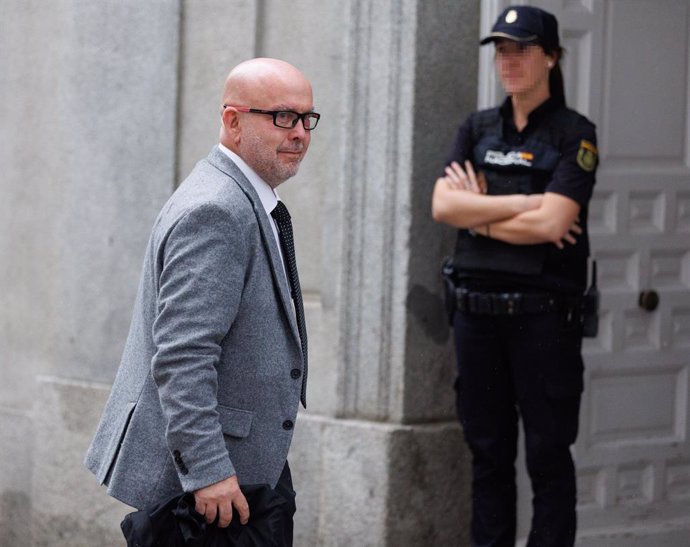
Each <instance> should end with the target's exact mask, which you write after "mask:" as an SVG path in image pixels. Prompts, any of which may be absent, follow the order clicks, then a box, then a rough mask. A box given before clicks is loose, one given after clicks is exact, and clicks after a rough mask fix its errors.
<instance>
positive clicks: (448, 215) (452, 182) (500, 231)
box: [432, 161, 582, 248]
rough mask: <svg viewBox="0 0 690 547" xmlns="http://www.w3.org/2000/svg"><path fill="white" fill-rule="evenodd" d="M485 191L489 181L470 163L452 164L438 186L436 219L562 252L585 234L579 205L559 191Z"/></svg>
mask: <svg viewBox="0 0 690 547" xmlns="http://www.w3.org/2000/svg"><path fill="white" fill-rule="evenodd" d="M485 192H486V184H485V182H484V181H483V179H482V178H481V176H480V177H478V176H477V175H476V174H475V172H474V169H473V168H472V164H471V163H470V162H469V161H466V162H465V169H463V168H462V167H461V166H460V165H459V164H458V163H456V162H453V163H452V164H451V165H450V166H449V167H447V168H446V176H445V177H441V178H439V179H438V180H437V181H436V185H435V186H434V193H433V197H432V216H433V218H434V220H435V221H437V222H442V223H444V224H448V225H450V226H454V227H456V228H468V229H472V230H474V231H475V232H477V233H479V234H481V235H483V236H486V237H491V238H493V239H499V240H501V241H504V242H506V243H512V244H514V245H531V244H538V243H553V244H554V245H556V246H557V247H558V248H563V246H564V242H567V243H570V244H572V243H575V237H576V236H577V235H579V234H581V233H582V230H581V229H580V226H579V225H578V214H579V212H580V205H579V204H578V203H577V202H575V201H574V200H572V199H570V198H568V197H566V196H563V195H561V194H556V193H554V192H546V193H544V194H532V195H526V194H511V195H504V196H494V195H487V194H486V193H485Z"/></svg>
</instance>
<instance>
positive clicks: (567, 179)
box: [545, 118, 599, 206]
mask: <svg viewBox="0 0 690 547" xmlns="http://www.w3.org/2000/svg"><path fill="white" fill-rule="evenodd" d="M598 159H599V158H598V152H597V136H596V131H595V127H594V125H593V124H592V123H590V122H589V121H587V120H586V119H584V118H580V119H579V120H577V122H576V123H575V124H574V125H573V127H572V128H571V129H570V130H568V131H566V135H565V137H564V139H563V142H562V145H561V160H560V161H559V163H558V165H557V166H556V169H555V171H554V173H553V177H552V178H551V181H550V182H549V184H548V185H547V186H546V189H545V191H546V192H554V193H556V194H561V195H564V196H566V197H569V198H571V199H572V200H574V201H576V202H577V203H579V204H580V206H585V205H586V204H587V202H588V201H589V199H590V198H591V197H592V190H593V188H594V182H595V172H596V168H597V165H598V163H599V162H598Z"/></svg>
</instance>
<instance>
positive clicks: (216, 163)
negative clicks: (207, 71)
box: [85, 147, 303, 509]
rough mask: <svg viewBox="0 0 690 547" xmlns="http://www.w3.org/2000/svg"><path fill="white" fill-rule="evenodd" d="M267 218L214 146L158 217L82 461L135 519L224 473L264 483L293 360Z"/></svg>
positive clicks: (272, 471)
mask: <svg viewBox="0 0 690 547" xmlns="http://www.w3.org/2000/svg"><path fill="white" fill-rule="evenodd" d="M269 223H270V220H269V218H268V216H267V215H266V212H265V210H264V208H263V206H262V204H261V202H260V200H259V196H258V195H257V194H256V192H255V190H254V188H253V187H252V185H251V184H250V182H249V181H248V180H247V179H246V178H245V177H244V176H243V175H242V172H241V171H240V170H239V169H238V168H237V166H236V165H235V164H234V163H233V162H232V161H231V160H230V159H229V158H228V157H227V156H226V155H225V154H224V153H223V152H222V151H220V150H219V149H218V147H215V148H214V149H213V150H212V151H211V153H210V154H209V156H208V158H206V159H205V160H202V161H200V162H199V163H198V164H197V165H196V167H195V168H194V170H193V171H192V172H191V174H190V175H189V177H187V179H186V180H185V181H184V182H183V183H182V184H181V185H180V187H179V188H178V189H177V190H176V191H175V193H174V194H173V195H172V196H171V198H170V199H169V200H168V202H167V203H166V205H165V206H164V207H163V210H162V211H161V213H160V214H159V216H158V219H157V220H156V223H155V225H154V228H153V231H152V234H151V238H150V240H149V244H148V247H147V250H146V257H145V259H144V266H143V272H142V276H141V281H140V285H139V290H138V294H137V298H136V302H135V306H134V312H133V318H132V323H131V326H130V331H129V336H128V338H127V343H126V345H125V349H124V353H123V356H122V361H121V363H120V368H119V369H118V372H117V376H116V378H115V382H114V384H113V389H112V392H111V394H110V398H109V399H108V402H107V404H106V407H105V410H104V411H103V416H102V418H101V421H100V424H99V426H98V429H97V431H96V434H95V437H94V439H93V441H92V444H91V447H90V448H89V450H88V452H87V454H86V459H85V465H86V466H87V467H88V468H89V469H90V470H91V471H92V472H93V473H94V474H95V475H96V477H97V478H98V480H99V481H100V482H101V484H106V485H107V486H108V494H110V495H111V496H114V497H115V498H117V499H119V500H121V501H123V502H124V503H126V504H128V505H131V506H133V507H136V508H138V509H142V508H144V507H146V506H150V505H151V504H153V503H156V502H159V501H162V500H164V499H166V498H168V497H171V496H174V495H176V494H179V493H182V492H183V491H185V492H190V491H193V490H196V489H199V488H202V487H204V486H208V485H210V484H213V483H215V482H218V481H220V480H222V479H225V478H227V477H229V476H231V475H233V474H237V477H238V479H239V481H240V483H241V484H251V483H268V484H269V485H271V486H275V484H276V483H277V481H278V477H279V476H280V473H281V471H282V469H283V466H284V464H285V461H286V458H287V453H288V449H289V448H290V442H291V440H292V433H293V427H294V423H295V419H296V417H297V408H298V405H299V398H300V389H301V384H302V371H303V359H302V352H301V348H300V343H299V335H298V333H297V324H296V321H295V317H294V311H293V308H292V302H291V300H290V293H289V290H288V287H287V281H286V276H285V273H284V271H283V266H282V263H281V260H280V254H279V252H278V246H277V244H276V241H275V237H274V236H273V232H272V230H271V225H270V224H269Z"/></svg>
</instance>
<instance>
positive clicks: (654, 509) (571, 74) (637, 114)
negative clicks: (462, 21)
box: [479, 0, 690, 547]
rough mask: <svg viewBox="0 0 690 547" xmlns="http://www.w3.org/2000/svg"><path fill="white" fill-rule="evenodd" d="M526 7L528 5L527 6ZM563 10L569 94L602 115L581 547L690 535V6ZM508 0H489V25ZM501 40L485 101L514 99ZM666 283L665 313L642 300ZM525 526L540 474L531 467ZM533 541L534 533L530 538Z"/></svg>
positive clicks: (488, 60) (522, 499) (562, 0)
mask: <svg viewBox="0 0 690 547" xmlns="http://www.w3.org/2000/svg"><path fill="white" fill-rule="evenodd" d="M514 3H524V2H514ZM531 3H532V4H533V5H539V6H541V7H543V8H545V9H547V10H549V11H551V12H552V13H554V15H556V17H557V18H558V20H559V23H560V27H561V38H562V41H563V45H564V46H565V48H566V50H567V52H566V56H565V58H564V61H563V69H564V76H565V79H566V94H567V99H568V104H569V105H571V106H572V107H573V108H575V109H576V110H578V111H580V112H582V113H583V114H585V115H586V116H588V117H589V118H590V119H591V120H592V121H594V122H595V123H596V124H597V133H598V138H599V148H600V158H601V165H600V168H599V171H598V176H597V186H596V188H595V193H594V197H593V199H592V203H591V208H590V231H591V241H592V249H593V255H594V258H596V260H597V263H598V269H599V286H600V289H601V291H602V309H601V320H600V333H599V336H598V337H597V338H596V339H587V340H585V348H584V356H585V365H586V376H585V393H584V396H583V401H582V402H583V404H582V412H581V419H580V435H579V437H578V441H577V443H576V445H575V446H574V448H573V450H574V454H575V458H576V465H577V470H578V491H579V493H578V500H579V504H578V513H579V531H578V538H579V539H578V545H580V546H592V547H593V546H599V545H607V546H611V547H618V546H621V547H623V546H628V545H657V544H663V545H667V546H673V547H675V546H678V547H681V546H683V547H686V546H687V545H690V440H689V437H690V402H689V400H688V399H690V119H689V118H690V115H689V113H688V111H689V109H690V105H689V104H688V96H689V92H690V86H689V85H688V80H689V73H690V69H689V67H690V46H689V44H690V3H688V2H686V1H684V0H559V1H535V2H531ZM506 5H508V2H505V1H501V0H490V1H483V2H482V35H484V34H486V33H488V32H489V29H490V27H491V25H492V24H493V22H494V20H495V18H496V17H497V16H498V14H499V13H500V12H501V10H502V9H503V8H504V7H505V6H506ZM492 56H493V51H492V48H489V47H487V48H482V50H481V52H480V86H479V97H480V99H479V103H480V106H482V107H485V106H490V105H494V104H497V103H498V102H499V101H500V100H501V99H502V94H501V92H500V88H499V86H498V84H497V82H496V79H495V77H494V75H493V69H492ZM651 290H654V291H656V293H657V294H658V296H659V305H658V307H657V308H656V309H655V310H653V311H647V310H645V309H642V308H641V307H640V306H639V305H638V300H639V295H640V292H642V291H651ZM518 466H519V468H518V475H519V479H518V483H519V489H520V494H519V508H518V518H519V534H520V536H521V537H522V538H524V537H525V536H526V534H527V533H528V531H529V518H530V515H531V508H530V499H531V493H530V491H529V481H528V479H527V477H526V475H525V470H524V464H523V463H522V462H520V463H519V464H518ZM523 541H524V539H523Z"/></svg>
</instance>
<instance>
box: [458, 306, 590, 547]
mask: <svg viewBox="0 0 690 547" xmlns="http://www.w3.org/2000/svg"><path fill="white" fill-rule="evenodd" d="M454 331H455V342H456V353H457V367H458V375H457V380H456V384H455V389H456V403H457V412H458V417H459V419H460V422H461V424H462V426H463V430H464V435H465V440H466V442H467V444H468V446H469V448H470V450H471V452H472V456H473V463H472V471H473V477H472V502H473V512H472V545H473V547H514V545H515V532H516V516H515V513H516V485H515V458H516V455H517V437H518V416H520V417H521V418H522V421H523V428H524V431H525V452H526V456H527V458H526V459H527V471H528V473H529V477H530V480H531V484H532V490H533V493H534V497H533V518H532V525H531V530H530V534H529V539H528V543H527V545H528V547H547V546H548V547H568V546H572V545H573V544H574V541H575V529H576V514H575V504H576V484H575V470H574V465H573V460H572V457H571V453H570V446H571V444H572V443H573V442H574V441H575V438H576V436H577V429H578V415H579V408H580V397H581V393H582V382H583V379H582V376H583V363H582V356H581V344H582V328H581V326H580V324H579V322H578V321H577V320H576V319H574V318H572V317H569V316H568V314H567V313H565V312H549V313H543V314H529V315H517V316H510V315H494V316H492V315H474V314H469V313H464V312H456V313H455V317H454Z"/></svg>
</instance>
